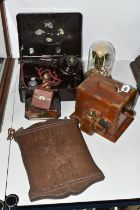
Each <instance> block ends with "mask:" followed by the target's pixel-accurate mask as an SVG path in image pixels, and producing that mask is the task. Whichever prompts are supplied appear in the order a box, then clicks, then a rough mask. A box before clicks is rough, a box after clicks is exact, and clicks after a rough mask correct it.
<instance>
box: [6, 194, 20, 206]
mask: <svg viewBox="0 0 140 210" xmlns="http://www.w3.org/2000/svg"><path fill="white" fill-rule="evenodd" d="M18 201H19V198H18V196H17V195H15V194H10V195H8V196H6V198H5V209H7V210H17V204H18Z"/></svg>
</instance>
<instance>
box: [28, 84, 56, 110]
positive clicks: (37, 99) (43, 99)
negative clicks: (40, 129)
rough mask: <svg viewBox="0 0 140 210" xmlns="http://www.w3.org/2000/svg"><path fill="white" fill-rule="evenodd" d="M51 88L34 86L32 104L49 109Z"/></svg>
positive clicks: (51, 94)
mask: <svg viewBox="0 0 140 210" xmlns="http://www.w3.org/2000/svg"><path fill="white" fill-rule="evenodd" d="M52 96H53V90H49V89H48V90H47V89H46V90H45V89H41V88H35V89H34V94H33V98H32V105H33V106H35V107H38V108H42V109H49V108H50V105H51V101H52Z"/></svg>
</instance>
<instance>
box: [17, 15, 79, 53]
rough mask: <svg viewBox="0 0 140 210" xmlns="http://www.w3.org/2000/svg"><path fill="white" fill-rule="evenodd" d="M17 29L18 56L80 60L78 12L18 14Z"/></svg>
mask: <svg viewBox="0 0 140 210" xmlns="http://www.w3.org/2000/svg"><path fill="white" fill-rule="evenodd" d="M17 26H18V35H19V49H20V56H21V57H40V56H43V55H51V56H55V55H56V56H61V55H76V56H77V57H81V47H82V46H81V41H82V36H81V34H82V15H81V14H80V13H24V14H23V13H22V14H18V15H17Z"/></svg>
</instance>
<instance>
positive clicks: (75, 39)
mask: <svg viewBox="0 0 140 210" xmlns="http://www.w3.org/2000/svg"><path fill="white" fill-rule="evenodd" d="M17 26H18V35H19V51H20V59H19V60H20V63H21V71H20V81H19V92H20V100H21V101H22V102H25V100H26V95H29V96H30V97H32V94H33V88H30V87H28V85H27V84H28V82H29V81H30V79H31V78H32V77H33V78H34V77H35V80H36V82H37V84H38V85H41V83H42V82H44V81H43V80H41V79H40V77H38V75H37V71H36V68H39V69H40V68H42V69H43V71H45V70H46V69H49V70H50V72H56V74H57V78H59V79H60V82H59V83H58V84H57V85H52V86H51V87H50V88H52V89H55V90H57V91H58V95H59V97H60V100H61V101H72V100H75V95H76V87H77V86H78V85H79V84H80V83H81V82H82V81H83V79H84V73H83V66H82V61H81V49H82V15H81V14H80V13H33V14H30V13H25V14H18V15H17ZM71 57H72V58H74V60H75V61H76V63H77V62H78V63H77V64H76V65H75V67H74V66H73V65H72V67H71V64H70V65H69V62H67V63H68V65H69V67H68V68H67V65H63V64H62V62H61V61H62V60H63V58H66V60H67V61H68V60H69V59H68V58H71ZM70 60H71V59H70ZM59 61H60V62H59ZM23 64H24V67H23ZM63 68H64V69H63ZM66 68H67V70H69V72H68V74H67V76H66V77H65V76H64V74H62V72H64V71H65V70H66Z"/></svg>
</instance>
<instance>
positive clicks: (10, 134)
mask: <svg viewBox="0 0 140 210" xmlns="http://www.w3.org/2000/svg"><path fill="white" fill-rule="evenodd" d="M14 133H15V129H13V128H9V129H8V137H7V140H12V139H13V138H14Z"/></svg>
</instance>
